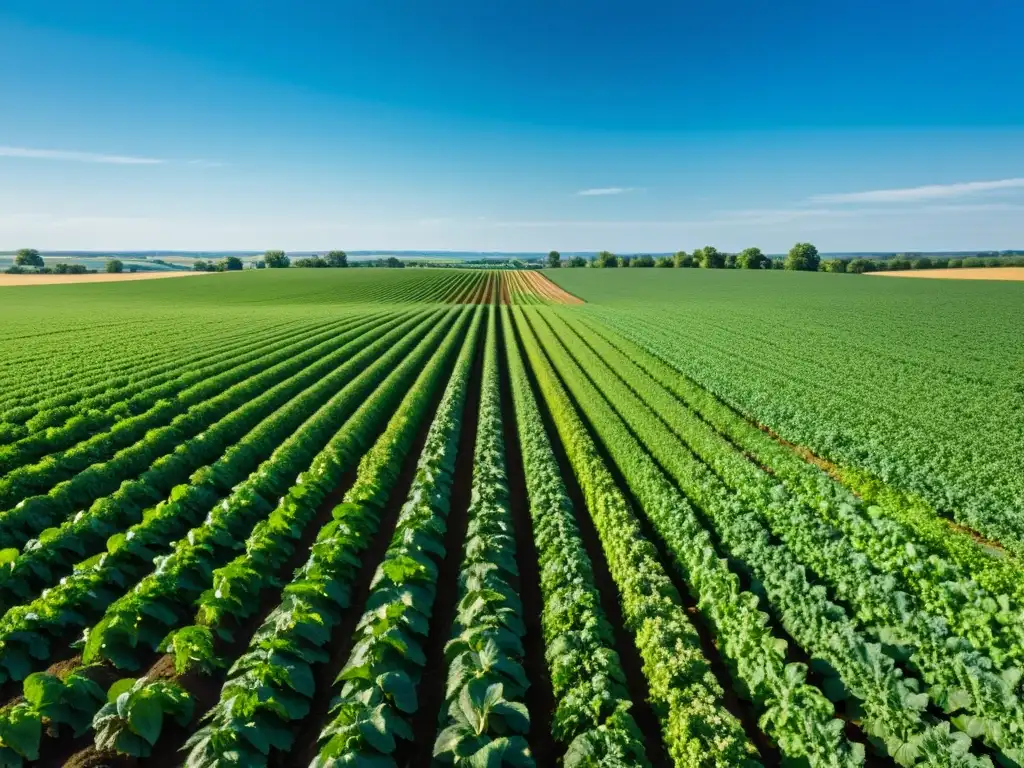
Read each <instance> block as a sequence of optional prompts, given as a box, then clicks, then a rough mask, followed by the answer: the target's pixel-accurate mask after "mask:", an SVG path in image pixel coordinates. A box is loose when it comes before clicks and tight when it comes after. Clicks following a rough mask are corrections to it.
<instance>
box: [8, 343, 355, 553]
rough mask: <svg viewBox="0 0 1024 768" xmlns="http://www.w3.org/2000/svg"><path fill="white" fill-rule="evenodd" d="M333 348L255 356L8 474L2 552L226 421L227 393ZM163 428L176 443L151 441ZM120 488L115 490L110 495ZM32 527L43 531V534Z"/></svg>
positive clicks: (304, 346)
mask: <svg viewBox="0 0 1024 768" xmlns="http://www.w3.org/2000/svg"><path fill="white" fill-rule="evenodd" d="M335 343H336V342H335V340H334V339H333V338H332V334H330V333H326V334H322V335H318V336H317V337H314V338H313V339H310V340H303V341H300V342H297V343H295V344H291V345H288V346H286V347H285V348H284V349H281V350H278V351H276V352H273V353H271V354H268V355H264V354H263V353H262V351H260V350H256V351H254V352H252V353H250V354H249V355H246V360H245V362H244V363H243V364H241V365H238V366H236V367H234V368H232V369H231V370H229V371H225V372H223V373H220V374H218V375H215V376H211V377H209V378H207V379H204V380H203V381H200V382H198V383H196V384H194V385H192V386H191V387H189V388H187V389H185V390H183V391H182V392H180V393H178V394H177V396H175V397H174V398H173V399H169V400H168V399H165V400H160V401H157V402H156V403H155V404H154V405H153V407H152V408H150V409H148V410H147V411H145V412H143V413H141V414H139V415H138V416H129V417H127V418H124V419H122V420H120V421H119V422H117V423H116V424H115V425H114V426H113V427H112V428H111V429H110V430H108V431H106V432H102V433H100V434H98V435H95V436H94V437H92V438H90V439H88V440H86V441H84V442H82V443H79V444H78V445H75V446H73V447H72V448H70V449H68V450H66V451H58V452H56V453H53V454H51V455H49V456H47V457H46V458H45V459H43V460H42V461H40V462H38V463H36V464H31V465H24V466H20V467H18V468H17V469H15V470H13V471H11V472H9V473H8V474H7V475H6V476H4V478H3V479H2V480H0V508H2V509H3V510H5V511H3V512H0V526H2V528H0V545H4V546H10V542H11V541H12V539H13V537H15V536H17V533H16V532H17V530H18V528H19V527H20V526H19V525H18V523H20V522H21V521H22V520H24V519H26V518H29V519H31V520H40V521H47V522H48V521H50V520H53V519H63V517H64V516H66V515H67V514H68V513H70V512H71V511H72V510H74V509H76V508H80V507H81V506H82V505H83V504H85V503H87V501H86V500H88V501H89V502H91V501H92V500H93V499H95V498H96V497H97V496H100V495H103V493H96V490H97V489H98V488H102V487H106V486H108V485H109V484H110V483H111V482H114V481H119V480H120V478H121V477H123V476H124V475H125V474H126V471H120V472H117V471H115V468H121V467H125V468H126V469H127V468H129V467H136V466H139V467H145V466H148V465H149V464H151V463H152V462H153V461H154V460H155V459H156V458H157V457H159V456H160V455H161V454H163V453H165V452H166V451H167V450H168V447H170V448H173V446H174V445H176V444H177V443H178V442H180V441H181V440H182V439H185V438H187V437H190V436H192V435H193V434H196V433H198V432H199V431H201V430H202V429H203V428H204V427H205V426H206V425H207V424H209V423H210V422H209V419H210V418H211V417H213V416H215V415H216V414H218V413H222V412H221V411H218V410H217V409H216V407H215V406H214V405H212V403H213V401H214V400H216V399H217V397H218V396H219V395H221V394H222V393H224V391H225V390H226V389H228V388H230V387H233V386H234V385H235V384H238V383H241V382H246V381H251V380H252V377H253V376H255V375H257V374H259V373H261V372H262V371H264V370H266V369H267V368H269V367H271V366H273V365H275V364H277V363H280V362H291V363H293V364H294V363H295V361H298V360H307V359H309V358H310V357H315V356H316V355H318V354H323V353H324V352H326V351H329V350H330V349H331V348H332V347H333V345H334V344H335ZM175 419H178V421H177V422H176V421H175ZM161 428H162V429H163V430H164V431H163V432H162V433H160V434H162V435H167V436H168V437H170V436H171V435H173V439H170V440H168V439H163V440H158V439H153V437H152V435H153V432H152V431H153V430H157V429H161ZM116 487H117V486H116V484H115V485H114V487H113V488H110V490H108V491H106V493H110V492H112V491H113V490H114V489H115V488H116ZM47 491H49V492H48V493H47ZM12 519H14V520H17V521H18V523H14V522H12ZM34 527H35V530H40V529H41V527H44V526H34ZM30 530H31V529H30ZM14 540H15V541H16V539H14ZM22 541H23V539H22Z"/></svg>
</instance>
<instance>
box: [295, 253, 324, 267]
mask: <svg viewBox="0 0 1024 768" xmlns="http://www.w3.org/2000/svg"><path fill="white" fill-rule="evenodd" d="M292 266H293V267H299V268H300V269H324V268H326V267H329V266H330V264H328V263H327V260H326V259H321V258H320V257H319V256H310V257H309V258H305V259H296V260H295V262H294V263H293V264H292Z"/></svg>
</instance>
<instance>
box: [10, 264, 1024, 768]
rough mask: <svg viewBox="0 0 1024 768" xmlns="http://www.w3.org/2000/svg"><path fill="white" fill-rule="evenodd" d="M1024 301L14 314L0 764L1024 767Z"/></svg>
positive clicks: (587, 273) (487, 303)
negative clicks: (1022, 467)
mask: <svg viewBox="0 0 1024 768" xmlns="http://www.w3.org/2000/svg"><path fill="white" fill-rule="evenodd" d="M545 276H546V277H549V278H550V279H552V280H553V281H554V282H555V283H557V285H559V286H561V287H562V288H564V289H565V291H567V292H568V294H571V296H568V295H567V294H565V293H560V292H559V291H558V290H557V289H556V287H555V286H552V285H550V284H549V283H547V281H546V277H545ZM572 296H575V297H578V298H579V299H582V300H583V303H580V304H574V303H562V302H565V301H569V300H571V299H572ZM1022 300H1024V286H1021V285H1020V284H1012V283H1007V284H1002V283H968V282H964V283H960V282H956V281H924V280H921V281H917V280H900V279H896V278H893V279H878V280H875V279H863V278H859V277H856V276H852V275H833V274H816V273H792V272H782V271H758V272H749V273H748V272H744V271H741V270H729V271H715V270H689V269H688V270H660V269H651V270H624V271H623V270H615V271H608V270H591V269H562V270H545V271H544V272H543V275H542V274H541V273H539V272H533V273H512V272H498V271H487V270H457V269H444V270H378V269H331V270H305V269H289V270H260V271H255V270H253V271H245V272H240V273H234V274H231V273H225V274H216V275H209V276H203V277H197V278H194V279H193V278H190V279H183V280H162V281H149V282H135V283H131V282H126V283H108V284H102V285H101V284H94V285H87V284H74V285H63V286H30V287H18V288H0V322H2V323H3V324H4V328H5V331H6V333H5V334H4V336H3V339H2V340H0V613H2V616H0V689H2V691H3V699H2V701H0V766H6V765H11V766H19V765H28V764H31V765H46V766H51V765H52V766H57V765H70V766H79V767H84V766H98V765H116V766H129V765H137V764H140V761H141V764H144V765H156V766H169V765H183V764H186V765H188V766H190V768H192V767H194V768H200V767H203V768H205V767H209V768H214V767H217V768H222V767H223V766H260V765H270V766H275V767H276V768H287V767H290V766H315V767H316V768H336V767H337V768H340V766H427V765H464V766H494V767H495V768H496V767H497V766H506V765H507V766H533V765H536V766H542V767H546V766H555V765H564V766H566V767H567V768H582V767H584V766H586V767H590V766H621V767H624V766H652V767H653V768H662V767H663V766H680V767H684V766H685V767H687V768H690V767H692V768H706V767H708V766H714V768H733V767H734V766H751V767H752V766H780V765H784V766H813V767H814V768H844V767H851V768H852V767H854V766H865V765H867V766H876V765H889V766H891V765H900V766H908V767H910V766H934V768H954V767H955V768H959V767H961V766H971V767H973V766H995V765H1002V766H1021V765H1024V690H1022V685H1021V672H1020V669H1021V668H1022V665H1024V568H1022V559H1024V472H1021V470H1020V457H1021V456H1022V455H1024V416H1022V413H1024V411H1022V406H1024V385H1022V382H1024V315H1022V314H1021V306H1022Z"/></svg>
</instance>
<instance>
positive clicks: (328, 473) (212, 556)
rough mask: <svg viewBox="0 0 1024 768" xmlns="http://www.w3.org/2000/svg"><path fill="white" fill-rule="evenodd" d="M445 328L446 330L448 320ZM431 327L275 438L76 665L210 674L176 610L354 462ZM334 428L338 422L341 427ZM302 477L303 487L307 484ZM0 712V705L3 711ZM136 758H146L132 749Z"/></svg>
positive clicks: (94, 634)
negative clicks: (176, 668)
mask: <svg viewBox="0 0 1024 768" xmlns="http://www.w3.org/2000/svg"><path fill="white" fill-rule="evenodd" d="M444 325H445V327H447V323H445V324H444ZM429 326H430V323H429V321H424V322H422V323H421V324H420V326H418V327H417V329H416V331H414V332H412V333H407V334H406V336H405V338H404V339H403V340H402V341H399V342H398V343H397V344H394V345H393V346H392V347H391V349H390V350H389V351H387V352H386V353H384V354H383V355H381V356H379V357H378V359H377V360H376V362H374V363H372V364H371V365H370V366H369V367H367V368H366V369H365V370H364V371H363V372H362V373H360V374H359V375H358V376H356V378H355V379H353V380H352V381H351V383H350V384H349V385H347V386H346V387H344V388H343V389H342V390H341V391H340V392H339V393H338V394H336V395H335V396H334V397H333V398H332V399H331V401H330V402H329V403H328V404H327V405H326V406H324V407H322V408H321V409H320V410H318V411H317V413H316V414H315V415H314V416H313V417H312V418H311V419H309V420H307V421H306V422H305V424H304V425H303V428H302V429H300V430H299V431H298V432H296V433H295V434H293V435H292V436H291V437H290V438H289V439H288V440H286V441H285V442H284V443H282V444H281V445H280V446H279V447H278V448H277V449H276V450H275V451H274V454H273V456H272V457H271V458H270V459H269V460H268V461H265V462H263V463H262V464H261V465H260V468H259V469H258V470H257V471H256V472H255V473H253V474H252V475H251V476H250V478H249V480H247V481H246V482H245V483H243V484H241V485H240V486H237V487H236V488H235V489H234V491H233V492H232V493H231V496H230V497H229V498H227V499H225V500H224V501H223V502H222V503H221V504H219V505H217V506H216V507H215V508H214V509H213V510H211V512H210V513H209V514H208V515H207V518H206V520H205V521H204V522H203V524H202V525H201V526H199V527H198V528H195V529H193V530H192V531H190V532H189V534H188V535H187V536H186V537H185V538H184V539H181V540H179V541H178V542H177V543H176V544H175V546H174V549H173V551H172V553H171V554H170V555H168V556H166V557H158V558H157V559H156V561H155V562H156V564H157V570H156V571H154V572H153V573H151V574H150V575H149V576H146V577H145V578H143V579H142V580H141V581H140V582H139V583H138V584H137V585H136V586H135V587H133V588H132V589H131V591H129V592H128V593H127V594H125V595H124V596H123V597H121V598H119V599H118V600H116V601H115V602H114V603H113V604H112V605H111V606H110V607H109V608H108V609H107V611H106V612H105V614H104V616H103V618H102V619H101V620H100V622H99V623H98V624H97V625H96V626H94V627H93V628H92V629H91V630H89V631H88V632H87V633H86V635H85V643H84V646H83V651H82V664H81V668H82V669H83V670H84V669H87V668H89V667H90V666H91V665H96V664H99V665H102V666H106V665H112V666H113V667H116V668H119V669H127V670H135V669H138V668H139V667H140V666H141V665H142V663H144V660H145V659H146V658H148V657H150V656H151V655H152V654H153V653H154V652H156V651H158V650H161V649H162V650H166V651H167V652H169V653H171V654H172V655H175V656H176V657H179V656H181V655H184V656H185V657H186V659H191V660H192V662H193V663H194V664H196V665H198V666H200V667H205V668H206V671H212V670H211V666H212V665H213V664H214V660H213V659H212V649H213V642H212V640H213V635H212V633H210V632H209V630H208V629H207V628H204V627H199V628H196V627H185V628H181V627H180V626H179V625H180V624H181V621H182V616H183V614H184V613H185V612H186V611H187V610H189V607H190V606H191V604H192V603H193V601H196V600H198V599H199V598H200V597H201V595H202V594H203V592H204V590H205V588H206V587H207V585H208V584H209V583H210V582H211V579H212V577H213V573H214V569H215V568H216V567H217V565H218V563H222V562H224V561H225V560H226V559H227V557H228V556H229V555H230V552H231V551H233V550H237V549H238V548H239V546H240V544H239V542H243V546H244V545H245V544H246V543H248V540H247V539H246V536H245V533H246V531H254V533H256V531H257V530H258V532H259V533H258V534H257V535H256V537H255V538H256V539H257V540H263V539H264V538H265V536H264V534H266V532H267V529H268V528H269V527H271V524H264V525H262V526H261V525H260V520H261V518H264V517H266V516H268V515H270V516H271V517H272V518H273V517H275V513H276V518H278V519H280V518H283V517H285V516H286V515H287V512H284V511H282V510H287V509H289V508H294V507H295V506H296V505H297V504H298V503H300V500H301V499H302V498H303V497H304V495H305V488H306V487H309V488H314V487H315V483H313V482H312V481H313V480H314V478H321V479H324V478H333V480H334V482H337V477H338V475H339V474H340V473H341V472H342V471H344V469H345V467H344V464H343V463H342V462H351V463H354V462H355V461H356V460H357V459H358V457H359V456H360V455H361V451H358V450H352V449H351V448H350V447H349V445H348V441H350V440H356V441H357V442H358V441H360V440H362V441H364V442H368V441H370V440H372V439H373V437H372V436H373V435H375V434H376V433H377V430H378V429H382V428H383V426H384V425H383V423H382V422H383V421H384V420H385V419H387V417H388V413H387V411H383V412H382V409H381V407H380V406H381V404H382V402H383V401H387V400H388V399H389V398H392V399H393V398H394V397H395V391H394V389H393V388H387V389H386V388H385V387H383V386H381V385H382V383H383V382H384V380H385V379H386V378H387V376H388V373H389V372H390V371H391V370H392V369H393V368H394V366H395V365H396V364H397V363H398V362H399V361H400V360H402V359H403V358H405V357H406V355H407V354H408V353H409V352H410V351H411V349H412V348H413V347H415V346H416V345H420V346H421V348H424V349H425V348H427V347H429V345H428V344H426V343H425V342H423V339H424V338H425V336H426V332H427V329H428V327H429ZM435 330H437V331H438V332H441V330H440V329H435ZM435 335H436V334H435ZM340 424H344V425H345V427H344V428H343V429H341V430H340V431H339V425H340ZM363 447H364V448H365V445H364V446H363ZM303 468H305V472H303V471H302V470H303ZM307 475H308V476H309V477H308V479H309V480H310V483H306V482H304V481H305V480H306V476H307ZM289 488H291V492H290V493H289V494H288V495H286V496H285V497H283V498H282V499H281V501H280V502H279V504H278V506H277V507H276V508H274V507H273V506H272V504H271V502H270V501H269V499H272V498H277V497H278V496H279V495H280V494H282V493H284V492H285V491H286V490H287V489H289ZM322 492H323V491H322ZM250 538H253V537H250ZM197 629H198V631H196V630H197ZM175 630H177V631H175ZM196 638H199V641H198V642H197V641H196ZM204 639H205V640H204ZM193 657H194V658H193ZM178 661H179V659H178V658H176V662H178ZM140 680H141V681H143V682H141V683H140V685H141V686H148V685H156V684H158V683H161V682H162V681H152V680H147V679H146V678H141V679H140ZM3 712H4V710H0V717H3ZM97 717H98V715H97ZM94 725H99V723H94ZM99 736H100V731H97V738H99ZM129 754H132V753H129ZM135 756H144V755H139V754H137V753H136V754H135Z"/></svg>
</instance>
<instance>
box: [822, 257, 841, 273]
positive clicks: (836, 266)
mask: <svg viewBox="0 0 1024 768" xmlns="http://www.w3.org/2000/svg"><path fill="white" fill-rule="evenodd" d="M822 267H824V271H825V272H845V271H846V262H845V261H843V260H842V259H829V260H828V261H826V262H825V263H824V264H822Z"/></svg>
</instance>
